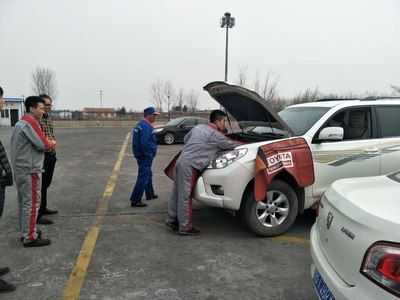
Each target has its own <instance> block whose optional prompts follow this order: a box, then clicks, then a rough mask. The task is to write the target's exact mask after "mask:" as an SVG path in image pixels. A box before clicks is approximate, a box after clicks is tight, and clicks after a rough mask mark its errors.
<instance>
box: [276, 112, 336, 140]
mask: <svg viewBox="0 0 400 300" xmlns="http://www.w3.org/2000/svg"><path fill="white" fill-rule="evenodd" d="M329 109H330V108H329V107H292V108H290V107H289V108H286V109H284V110H282V111H280V112H279V116H280V117H281V118H282V119H283V121H285V123H286V124H288V126H289V127H290V129H291V130H292V131H293V133H294V134H295V135H297V136H299V135H303V134H305V133H306V132H307V131H308V130H309V129H310V128H311V127H312V126H313V125H314V124H315V122H317V121H318V120H319V119H321V117H322V116H323V115H324V114H325V113H326V112H327V111H328V110H329Z"/></svg>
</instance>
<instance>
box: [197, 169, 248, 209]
mask: <svg viewBox="0 0 400 300" xmlns="http://www.w3.org/2000/svg"><path fill="white" fill-rule="evenodd" d="M253 178H254V161H251V162H246V163H241V162H234V163H232V164H231V165H229V166H228V167H226V168H223V169H207V170H206V171H204V172H203V174H202V176H201V177H200V178H199V179H198V181H197V184H196V187H195V190H194V198H195V199H196V200H198V201H200V202H202V203H204V204H207V205H209V206H214V207H223V208H226V209H232V210H239V208H240V204H241V201H242V198H243V193H244V191H245V190H246V187H247V185H248V183H249V182H250V181H251V180H252V179H253ZM212 186H219V187H220V189H222V190H223V195H218V194H215V193H214V192H213V188H212Z"/></svg>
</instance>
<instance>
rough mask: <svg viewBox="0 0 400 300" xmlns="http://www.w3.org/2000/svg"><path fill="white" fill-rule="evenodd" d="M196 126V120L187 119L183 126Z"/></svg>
mask: <svg viewBox="0 0 400 300" xmlns="http://www.w3.org/2000/svg"><path fill="white" fill-rule="evenodd" d="M195 125H196V119H186V120H185V121H183V122H182V126H185V127H193V126H195Z"/></svg>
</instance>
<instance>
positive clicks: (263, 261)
mask: <svg viewBox="0 0 400 300" xmlns="http://www.w3.org/2000/svg"><path fill="white" fill-rule="evenodd" d="M10 133H11V130H8V129H4V128H0V139H1V140H2V141H3V142H4V144H5V145H6V148H7V149H8V143H9V137H10ZM56 133H57V138H58V150H57V151H58V163H57V167H56V173H55V178H54V181H53V184H52V186H51V188H50V190H49V207H50V208H56V209H58V210H59V212H60V213H59V215H56V216H54V217H52V219H53V220H54V221H55V224H54V225H50V226H41V228H42V230H43V232H44V235H45V236H46V237H49V238H50V239H51V240H52V245H51V246H49V247H44V248H31V249H27V248H23V247H22V246H21V245H20V243H19V241H18V237H19V236H18V231H17V199H16V192H15V189H14V188H10V189H8V191H7V199H6V207H5V212H4V216H3V218H2V219H1V221H0V249H1V255H0V266H5V265H7V266H9V267H10V268H11V269H12V273H11V274H8V275H7V276H6V277H5V279H7V280H9V281H11V282H13V283H15V284H16V285H17V291H16V292H14V293H11V294H4V295H0V299H7V300H14V299H21V300H22V299H24V300H25V299H35V300H36V299H75V298H74V297H77V296H79V299H84V300H98V299H102V300H103V299H104V300H109V299H113V300H114V299H160V300H161V299H171V300H178V299H207V300H217V299H271V300H272V299H273V300H283V299H291V300H293V299H298V300H300V299H307V300H310V299H316V297H315V296H314V292H313V290H312V285H311V279H310V263H311V257H310V253H309V242H308V238H309V230H310V228H311V226H312V223H313V217H312V215H311V214H306V215H305V216H302V217H300V218H299V219H298V221H297V223H296V225H295V227H294V228H293V229H292V230H291V231H290V232H289V233H287V234H286V235H284V236H281V237H278V238H274V239H270V238H258V237H255V236H254V235H253V234H251V233H249V232H248V231H247V230H245V229H244V228H243V227H242V225H241V224H240V223H239V221H238V220H237V218H236V217H235V216H233V215H232V214H230V213H227V212H225V211H224V210H221V209H215V208H209V207H205V206H202V205H200V204H195V205H194V222H195V224H196V225H197V226H198V227H199V228H200V229H201V231H202V234H201V235H200V236H198V237H181V236H177V235H175V234H173V233H172V232H170V231H169V230H167V229H166V228H165V226H164V219H165V216H166V207H167V199H168V197H169V194H170V188H171V182H170V180H169V179H168V178H167V177H166V176H165V175H164V174H163V173H162V170H163V168H164V167H165V165H166V164H167V163H168V162H169V160H170V159H171V158H172V156H173V155H174V154H175V153H176V152H177V151H178V150H179V148H180V146H179V145H177V146H160V148H159V153H158V156H157V159H156V161H155V165H154V167H153V173H154V185H155V189H156V192H157V194H158V195H159V197H160V198H159V199H157V200H152V201H150V202H148V203H149V206H148V207H146V208H131V207H130V205H129V200H128V199H129V195H130V192H131V189H132V185H133V183H134V181H135V178H136V175H137V167H136V163H135V161H134V159H133V157H132V154H131V151H130V140H127V135H128V134H129V129H127V128H103V129H102V128H94V129H59V130H57V132H56ZM124 141H125V146H127V147H126V151H121V149H122V150H124V149H123V145H124ZM119 163H120V169H118V167H119Z"/></svg>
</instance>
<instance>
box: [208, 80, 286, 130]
mask: <svg viewBox="0 0 400 300" xmlns="http://www.w3.org/2000/svg"><path fill="white" fill-rule="evenodd" d="M203 89H204V90H206V91H207V92H208V93H209V94H210V96H211V97H212V98H214V99H215V100H216V101H217V102H218V103H219V104H220V105H221V106H223V107H224V108H225V109H226V111H227V112H228V113H229V114H230V115H232V116H233V117H234V118H235V119H236V121H238V122H254V121H255V122H263V123H269V124H271V127H273V128H277V129H280V130H285V131H287V132H288V133H289V135H293V132H292V130H291V129H290V127H289V126H288V125H287V124H286V123H285V122H284V121H283V120H282V119H281V118H280V117H279V116H278V114H277V113H275V112H274V111H273V109H272V107H271V106H270V105H269V103H268V102H267V101H266V100H264V99H263V98H261V96H259V95H258V94H257V93H256V92H253V91H251V90H248V89H246V88H244V87H241V86H237V85H231V84H228V83H226V82H223V81H214V82H210V83H209V84H207V85H206V86H205V87H204V88H203Z"/></svg>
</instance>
